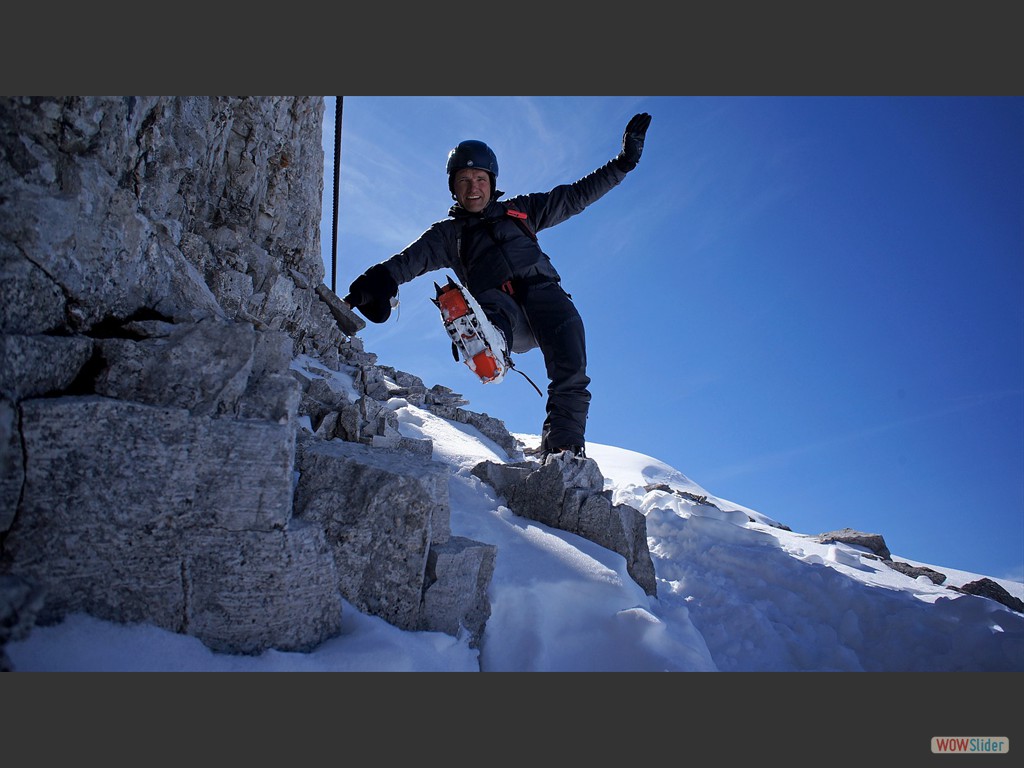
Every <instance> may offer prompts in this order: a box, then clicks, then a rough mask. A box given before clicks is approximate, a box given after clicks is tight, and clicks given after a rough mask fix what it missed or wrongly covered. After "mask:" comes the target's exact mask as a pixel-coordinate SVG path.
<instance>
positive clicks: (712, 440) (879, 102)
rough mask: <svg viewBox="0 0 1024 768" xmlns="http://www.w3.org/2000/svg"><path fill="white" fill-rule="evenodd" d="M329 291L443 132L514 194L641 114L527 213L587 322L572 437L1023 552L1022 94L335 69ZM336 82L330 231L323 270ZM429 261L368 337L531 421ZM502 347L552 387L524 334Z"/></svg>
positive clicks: (986, 552)
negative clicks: (634, 134)
mask: <svg viewBox="0 0 1024 768" xmlns="http://www.w3.org/2000/svg"><path fill="white" fill-rule="evenodd" d="M342 105H343V113H342V149H341V190H340V205H339V215H338V233H339V235H338V238H339V243H338V253H337V263H338V275H337V279H336V283H337V290H338V293H339V294H341V295H344V293H345V291H346V289H347V287H348V284H349V283H350V282H351V280H352V279H353V278H354V277H355V276H356V275H357V274H359V273H360V272H362V271H363V270H364V269H366V268H367V267H368V266H370V265H371V264H374V263H377V262H379V261H382V260H384V259H385V258H387V257H389V256H391V255H392V254H394V253H396V252H397V251H399V250H400V249H401V248H403V247H404V246H405V245H407V244H408V243H409V242H411V241H412V240H413V239H415V238H416V237H417V236H418V235H419V234H420V233H421V232H422V231H423V230H424V229H426V228H427V226H429V225H430V224H431V223H432V222H434V221H436V220H439V219H443V218H445V217H446V213H447V210H448V207H449V205H450V204H451V198H450V196H449V193H448V189H447V181H446V177H445V174H444V167H445V160H446V158H447V154H448V151H449V150H450V149H451V148H452V147H453V146H454V145H455V144H456V143H458V142H459V141H460V140H462V139H467V138H475V139H480V140H483V141H485V142H487V143H488V144H489V145H490V146H491V147H492V148H493V149H494V151H495V152H496V154H497V156H498V162H499V165H500V169H501V173H500V175H499V181H498V186H499V188H500V189H502V190H504V191H505V193H506V197H510V196H512V195H515V194H520V193H525V192H535V191H546V190H548V189H550V188H551V187H553V186H555V185H557V184H560V183H566V182H571V181H575V180H576V179H578V178H580V177H581V176H583V175H584V174H586V173H588V172H589V171H591V170H593V169H594V168H596V167H598V166H599V165H601V164H602V163H604V162H605V161H606V160H608V159H610V158H611V157H612V156H614V155H615V154H616V152H618V149H619V146H620V142H621V135H622V130H623V128H624V127H625V125H626V122H627V121H628V120H629V118H630V117H631V116H632V115H633V114H635V113H636V112H641V111H646V112H649V113H650V114H651V115H652V116H653V121H652V124H651V127H650V130H649V132H648V136H647V143H646V148H645V151H644V156H643V160H642V161H641V163H640V166H639V167H638V168H637V170H636V171H634V172H633V173H631V174H630V175H629V176H628V177H627V178H626V180H625V181H624V182H623V184H622V185H620V186H619V187H618V188H616V189H614V190H612V191H611V192H610V193H609V194H608V195H607V196H606V197H605V198H603V199H602V200H600V201H598V202H597V203H596V204H594V205H593V206H591V207H590V208H589V209H587V210H586V211H585V212H583V213H582V214H580V215H579V216H577V217H575V218H573V219H570V220H569V221H567V222H565V223H563V224H561V225H559V226H558V227H555V228H553V229H550V230H546V231H544V232H542V233H541V245H542V247H543V248H544V250H545V252H547V253H548V255H549V256H551V258H552V260H553V262H554V264H555V265H556V267H557V268H558V269H559V271H560V273H561V274H562V277H563V284H564V286H565V287H566V289H567V290H568V291H569V292H570V293H571V294H572V295H573V297H574V298H575V300H576V303H577V305H578V307H579V309H580V312H581V314H582V315H583V319H584V322H585V325H586V328H587V336H588V346H589V358H590V359H589V364H590V366H589V372H590V375H591V377H592V379H593V383H592V386H591V391H592V393H593V403H592V406H591V412H590V421H589V426H588V431H587V438H588V440H590V441H594V442H597V443H603V444H606V445H612V446H617V447H622V448H627V449H630V450H634V451H639V452H641V453H645V454H648V455H651V456H653V457H655V458H657V459H659V460H661V461H663V462H666V463H667V464H669V465H671V466H673V467H675V468H676V469H678V470H679V471H681V472H682V473H683V474H685V475H686V476H687V477H689V478H690V479H691V480H693V481H694V482H696V483H698V484H699V485H701V486H703V487H704V488H706V489H708V490H709V491H710V492H712V493H714V494H715V495H717V496H719V497H722V498H726V499H729V500H731V501H733V502H736V503H738V504H742V505H744V506H747V507H750V508H752V509H755V510H757V511H759V512H762V513H764V514H766V515H768V516H770V517H772V518H774V519H776V520H779V521H781V522H782V523H784V524H786V525H789V526H790V527H791V528H792V529H793V530H794V531H797V532H801V533H808V534H816V533H820V532H823V531H828V530H833V529H836V528H843V527H851V528H857V529H860V530H864V531H869V532H874V533H881V534H882V535H883V536H885V538H886V541H887V543H888V544H889V546H890V549H892V550H893V551H894V552H898V553H899V554H900V555H902V556H904V557H906V558H911V559H914V560H916V561H920V562H925V563H931V564H934V565H946V566H949V567H953V568H962V569H965V570H971V571H974V572H981V573H991V574H993V575H996V576H1000V577H1006V578H1014V579H1016V580H1021V579H1022V578H1024V99H1022V98H1010V97H963V98H956V97H942V98H931V97H865V98H860V97H835V98H831V97H829V98H826V97H820V98H819V97H793V98H783V97H749V98H745V97H552V96H546V97H423V96H417V97H395V96H388V97H365V96H362V97H352V96H350V97H345V98H344V99H343V102H342ZM334 115H335V99H334V97H328V98H327V103H326V110H325V123H324V149H325V154H326V172H325V178H324V210H325V217H324V223H323V226H322V232H321V239H322V243H321V245H322V251H323V254H324V262H325V268H326V271H327V277H326V278H325V282H327V284H328V285H330V284H331V223H330V219H331V212H332V204H333V147H334ZM444 277H445V276H444V273H433V274H429V275H424V276H423V277H420V278H418V279H417V280H415V281H413V282H412V283H408V284H406V285H405V286H403V287H402V289H401V293H400V299H401V307H400V310H399V312H398V313H397V315H393V316H392V319H391V320H389V321H388V322H387V323H386V324H384V325H373V324H370V323H368V324H367V328H366V329H365V330H364V331H362V332H361V333H360V336H361V338H362V339H363V342H364V344H365V347H366V349H367V350H368V351H370V352H373V353H375V354H377V355H378V357H379V360H378V362H379V363H380V364H384V365H391V366H394V367H396V368H398V369H400V370H404V371H407V372H409V373H413V374H415V375H417V376H419V377H421V378H422V379H423V380H424V382H425V383H426V384H427V386H431V385H433V384H443V385H445V386H448V387H451V388H452V389H454V390H455V391H457V392H460V393H462V394H463V395H464V396H465V397H466V398H467V399H468V400H469V401H470V402H469V405H468V406H467V407H468V408H470V409H472V410H474V411H480V412H484V413H488V414H490V415H492V416H494V417H496V418H499V419H502V420H503V421H504V422H505V424H506V426H507V427H508V428H509V429H510V430H511V431H513V432H528V433H531V434H536V433H537V432H538V431H539V429H540V425H541V422H542V420H543V416H544V410H543V399H542V398H540V397H538V395H537V393H536V392H535V391H534V390H533V389H532V388H531V387H530V386H529V384H528V383H527V382H526V381H525V380H524V379H522V378H521V377H519V376H517V375H515V374H514V373H513V374H510V376H509V377H507V378H506V379H505V381H504V382H502V383H501V384H499V385H481V384H479V383H478V382H477V381H476V379H475V378H473V377H472V375H471V374H470V373H469V371H468V370H466V369H465V367H464V366H462V365H461V364H457V363H455V362H454V361H453V359H452V357H451V353H450V350H449V348H450V344H449V342H448V339H447V337H446V335H445V334H444V331H443V328H442V327H441V323H440V320H439V318H438V314H437V310H436V308H435V307H434V306H433V304H432V303H431V302H430V301H429V297H430V296H432V295H433V281H434V280H435V279H436V280H438V282H443V280H444ZM516 363H517V365H518V367H519V368H520V370H522V371H523V372H525V373H526V374H528V375H529V376H530V378H532V379H533V380H534V381H536V382H537V383H538V385H540V386H541V388H542V389H543V388H544V385H545V382H546V379H545V376H544V368H543V362H542V358H541V356H540V352H539V351H534V352H530V353H527V354H525V355H520V356H517V360H516Z"/></svg>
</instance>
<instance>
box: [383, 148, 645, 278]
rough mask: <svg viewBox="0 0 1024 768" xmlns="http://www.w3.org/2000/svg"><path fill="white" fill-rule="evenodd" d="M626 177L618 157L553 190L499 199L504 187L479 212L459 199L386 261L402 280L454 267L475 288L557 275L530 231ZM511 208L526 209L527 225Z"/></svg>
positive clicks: (553, 221)
mask: <svg viewBox="0 0 1024 768" xmlns="http://www.w3.org/2000/svg"><path fill="white" fill-rule="evenodd" d="M625 177H626V174H625V172H623V171H622V170H621V169H619V168H618V166H617V165H616V164H615V162H614V161H609V162H607V163H605V164H604V165H603V166H601V167H600V168H598V169H597V170H596V171H594V172H592V173H589V174H587V175H586V176H584V177H583V178H582V179H580V180H579V181H576V182H573V183H572V184H561V185H559V186H557V187H555V188H554V189H552V190H551V191H550V192H534V193H531V194H526V195H517V196H516V197H512V198H509V199H508V200H505V201H501V202H499V200H498V198H499V197H500V196H501V192H500V191H499V192H496V193H495V197H494V199H492V200H491V202H490V203H489V204H488V205H487V207H486V208H485V209H484V210H483V211H481V212H480V213H470V212H469V211H467V210H465V209H464V208H463V207H462V206H460V205H458V204H456V205H453V206H452V207H451V209H450V210H449V211H448V215H449V218H447V219H444V220H442V221H438V222H435V223H434V224H432V225H431V226H430V227H429V228H428V229H427V230H426V231H425V232H424V233H423V234H422V235H420V236H419V237H418V238H417V239H416V240H414V241H413V242H412V243H410V244H409V245H408V246H407V247H406V248H404V249H403V250H402V251H400V252H399V253H397V254H395V255H394V256H392V257H391V258H390V259H387V260H386V261H384V262H382V263H383V265H384V266H385V267H386V268H387V270H388V272H389V273H390V274H391V276H392V277H393V278H394V279H395V282H396V283H398V284H402V283H407V282H409V281H410V280H412V279H413V278H416V277H419V276H420V275H423V274H426V273H427V272H432V271H434V270H437V269H445V268H447V269H451V270H453V271H454V272H455V274H456V276H457V277H458V279H459V281H460V282H461V283H462V284H463V285H465V286H466V287H467V288H469V290H470V291H471V292H473V293H478V292H480V291H483V290H486V289H488V288H497V287H499V286H501V285H502V284H503V283H504V282H505V281H506V280H510V279H524V278H536V277H547V278H550V279H552V280H558V279H559V275H558V272H557V270H555V268H554V266H553V265H552V264H551V259H549V258H548V256H547V254H545V253H544V251H542V250H541V248H540V246H539V245H538V243H537V241H536V238H535V237H534V236H532V235H531V232H532V233H536V232H539V231H540V230H543V229H547V228H548V227H553V226H555V225H556V224H561V223H562V222H563V221H565V220H566V219H568V218H570V217H571V216H575V215H576V214H577V213H580V212H581V211H583V210H584V209H585V208H586V207H587V206H588V205H590V204H591V203H594V202H595V201H597V200H599V199H600V198H602V197H603V196H604V195H605V194H607V193H608V192H609V191H610V190H611V189H612V188H613V187H615V186H617V185H618V184H619V183H620V182H621V181H622V180H623V179H624V178H625ZM507 209H512V210H515V211H519V212H521V213H524V214H526V219H525V221H524V223H525V224H526V226H527V229H524V228H522V227H521V226H520V224H519V223H517V222H516V220H515V218H514V217H512V216H510V215H508V213H507Z"/></svg>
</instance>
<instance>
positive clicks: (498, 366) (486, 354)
mask: <svg viewBox="0 0 1024 768" xmlns="http://www.w3.org/2000/svg"><path fill="white" fill-rule="evenodd" d="M434 288H435V289H437V298H434V299H431V301H433V302H434V304H435V305H436V306H437V308H438V309H439V310H441V320H442V322H444V329H445V331H447V332H448V336H449V337H450V338H451V340H452V355H453V356H454V357H455V361H456V362H459V360H460V357H461V360H462V362H464V363H465V364H466V366H467V367H468V368H469V369H470V370H471V371H472V372H473V373H475V374H476V375H477V376H478V377H479V378H480V381H482V382H483V383H484V384H494V383H497V382H499V381H501V380H502V379H503V378H505V374H506V373H507V372H508V370H509V369H510V368H511V367H512V361H511V360H510V359H509V358H508V354H507V352H506V350H505V340H504V338H503V337H502V335H501V332H500V331H499V330H498V329H497V328H495V327H494V326H493V325H492V324H491V322H490V321H489V320H488V319H487V316H486V315H484V313H483V310H482V309H480V305H479V304H477V302H476V300H475V299H474V298H473V296H472V295H471V294H470V293H469V291H466V290H463V288H462V286H461V285H459V284H458V283H456V282H455V281H454V280H452V279H451V277H449V278H448V283H447V284H446V285H445V286H444V287H442V286H440V285H438V284H437V283H434Z"/></svg>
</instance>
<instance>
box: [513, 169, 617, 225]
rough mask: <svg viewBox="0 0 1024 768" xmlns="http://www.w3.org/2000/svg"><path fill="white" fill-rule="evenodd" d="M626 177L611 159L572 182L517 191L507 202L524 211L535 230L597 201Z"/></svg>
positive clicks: (553, 223) (557, 222)
mask: <svg viewBox="0 0 1024 768" xmlns="http://www.w3.org/2000/svg"><path fill="white" fill-rule="evenodd" d="M624 178H626V173H625V172H624V171H623V170H621V169H620V168H619V167H618V166H617V165H616V164H615V161H614V160H609V161H608V162H607V163H605V164H604V165H602V166H601V167H600V168H598V169H597V170H596V171H593V172H591V173H588V174H587V175H586V176H584V177H583V178H582V179H580V180H579V181H574V182H573V183H572V184H560V185H559V186H557V187H555V188H554V189H552V190H551V191H550V192H536V193H533V194H529V195H520V196H518V197H515V198H512V199H511V200H509V201H508V202H509V203H510V204H511V205H512V206H513V207H515V208H518V209H519V210H521V211H523V212H524V213H526V214H527V215H528V216H529V217H530V220H531V221H532V222H533V225H534V228H535V229H536V230H537V231H540V230H542V229H547V228H548V227H553V226H555V225H556V224H561V223H562V222H563V221H565V220H566V219H568V218H570V217H572V216H575V215H576V214H577V213H580V212H582V211H583V210H584V209H585V208H586V207H587V206H589V205H591V204H593V203H595V202H597V201H598V200H600V199H601V198H602V197H604V196H605V195H606V194H607V193H608V192H610V191H611V190H612V189H613V188H615V187H617V186H618V185H619V184H620V183H621V182H622V180H623V179H624Z"/></svg>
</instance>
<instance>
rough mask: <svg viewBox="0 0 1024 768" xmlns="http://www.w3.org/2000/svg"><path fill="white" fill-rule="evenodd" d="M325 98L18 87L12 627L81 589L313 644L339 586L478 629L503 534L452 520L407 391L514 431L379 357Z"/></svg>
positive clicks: (150, 618) (407, 612)
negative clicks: (341, 204)
mask: <svg viewBox="0 0 1024 768" xmlns="http://www.w3.org/2000/svg"><path fill="white" fill-rule="evenodd" d="M322 116H323V100H322V99H321V98H319V97H252V98H244V97H123V98H116V97H41V98H27V97H3V98H0V278H2V280H0V362H2V368H0V490H2V491H3V495H2V499H0V576H3V580H2V581H0V626H4V627H13V628H16V631H17V633H18V634H19V636H20V635H23V634H24V633H25V632H27V631H28V628H29V626H30V625H31V623H32V622H34V621H35V620H36V619H38V621H39V622H41V623H48V622H54V621H59V620H60V619H61V618H62V617H63V616H64V615H66V614H67V613H69V612H72V611H84V612H88V613H90V614H93V615H96V616H98V617H100V618H104V619H107V620H111V621H118V622H132V621H145V622H150V623H153V624H156V625H158V626H161V627H164V628H166V629H170V630H172V631H176V632H183V633H187V634H190V635H193V636H196V637H198V638H200V639H201V640H202V641H203V642H204V643H206V644H207V645H208V646H209V647H211V648H213V649H215V650H219V651H225V652H231V653H259V652H261V651H263V650H265V649H268V648H277V649H282V650H301V649H306V648H310V647H312V646H314V645H316V644H318V643H320V642H322V641H323V640H324V639H326V638H328V637H330V636H331V635H333V634H335V633H337V632H338V631H339V627H340V619H341V610H342V599H343V598H344V599H346V600H349V601H350V602H351V603H353V604H354V605H357V606H359V608H360V609H361V610H365V611H367V612H368V613H373V614H376V615H380V616H382V617H383V618H385V619H387V620H388V621H392V622H394V623H396V624H397V625H399V626H402V627H404V628H410V629H434V630H438V631H444V632H449V633H452V634H457V633H468V635H469V637H470V642H471V643H473V644H477V643H479V641H480V635H481V633H482V631H483V627H484V624H485V622H486V619H487V616H488V614H489V605H488V604H487V600H486V590H487V585H488V583H489V580H490V575H491V573H492V571H493V558H494V553H493V548H491V547H489V546H488V545H484V544H480V543H479V542H470V541H466V540H463V539H459V538H453V537H451V534H450V530H449V526H448V517H449V510H448V507H447V503H448V502H447V489H446V479H447V478H446V475H445V471H444V470H443V469H442V468H441V465H439V464H435V463H432V462H430V458H429V457H430V445H429V441H422V440H409V439H407V438H404V437H403V436H401V435H400V434H399V432H398V429H397V423H396V420H395V417H394V413H393V410H392V409H390V408H389V407H388V401H389V400H390V399H391V398H393V397H396V396H406V397H410V398H414V397H415V398H419V400H420V401H421V402H422V403H423V405H424V407H427V408H435V409H439V410H442V411H444V412H445V413H446V414H449V416H450V417H454V418H463V419H465V420H467V421H468V420H472V419H477V420H478V423H479V424H480V425H481V426H482V427H483V428H486V429H489V430H490V433H491V434H493V435H494V437H495V439H496V441H502V443H503V444H505V445H512V444H514V441H512V438H511V436H509V435H508V434H507V432H506V431H505V430H504V426H503V425H502V424H501V423H500V422H498V421H497V420H492V419H489V417H486V416H471V415H469V414H466V413H465V412H463V411H461V409H460V407H459V406H460V405H462V404H464V403H463V402H462V401H461V399H460V398H459V396H458V395H455V394H454V393H451V392H450V391H446V390H444V389H443V388H434V389H431V390H428V389H426V388H425V387H424V386H423V385H422V382H421V381H419V380H418V379H416V378H415V377H413V376H410V375H408V374H404V373H400V372H397V371H394V370H393V369H387V368H383V367H379V366H377V364H376V357H375V356H374V355H372V354H370V353H367V352H366V351H365V350H364V349H363V346H362V342H361V341H360V339H358V338H357V337H356V336H354V335H353V334H355V333H356V332H357V331H358V330H359V329H361V328H362V327H364V324H363V321H362V320H361V319H360V318H358V317H357V316H356V315H354V314H352V313H351V311H349V310H348V309H347V308H346V307H345V306H344V304H343V303H342V302H341V301H340V300H339V299H338V298H337V297H336V296H334V294H333V293H332V292H331V291H330V290H329V289H327V288H326V286H324V285H323V277H324V274H323V262H322V258H321V254H320V243H319V219H320V210H321V205H320V202H321V194H322V191H323V159H324V158H323V150H322V145H321V126H322ZM297 359H303V360H306V361H307V362H308V363H309V364H307V365H305V366H296V365H295V363H294V361H295V360H297ZM314 364H315V365H318V366H320V367H321V368H320V370H321V371H322V372H323V373H324V375H323V376H320V375H319V374H318V373H316V372H315V370H314ZM328 374H329V375H328ZM337 375H344V376H348V378H349V381H350V387H348V388H344V389H337V388H336V387H335V386H334V385H333V384H332V383H331V382H332V381H333V379H332V378H331V377H332V376H337ZM333 472H340V477H339V476H333V477H332V475H331V473H333ZM413 543H415V546H411V545H412V544H413ZM13 635H14V630H11V631H8V632H7V633H5V634H4V635H2V636H0V643H2V642H6V640H7V639H8V638H9V637H12V636H13Z"/></svg>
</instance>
